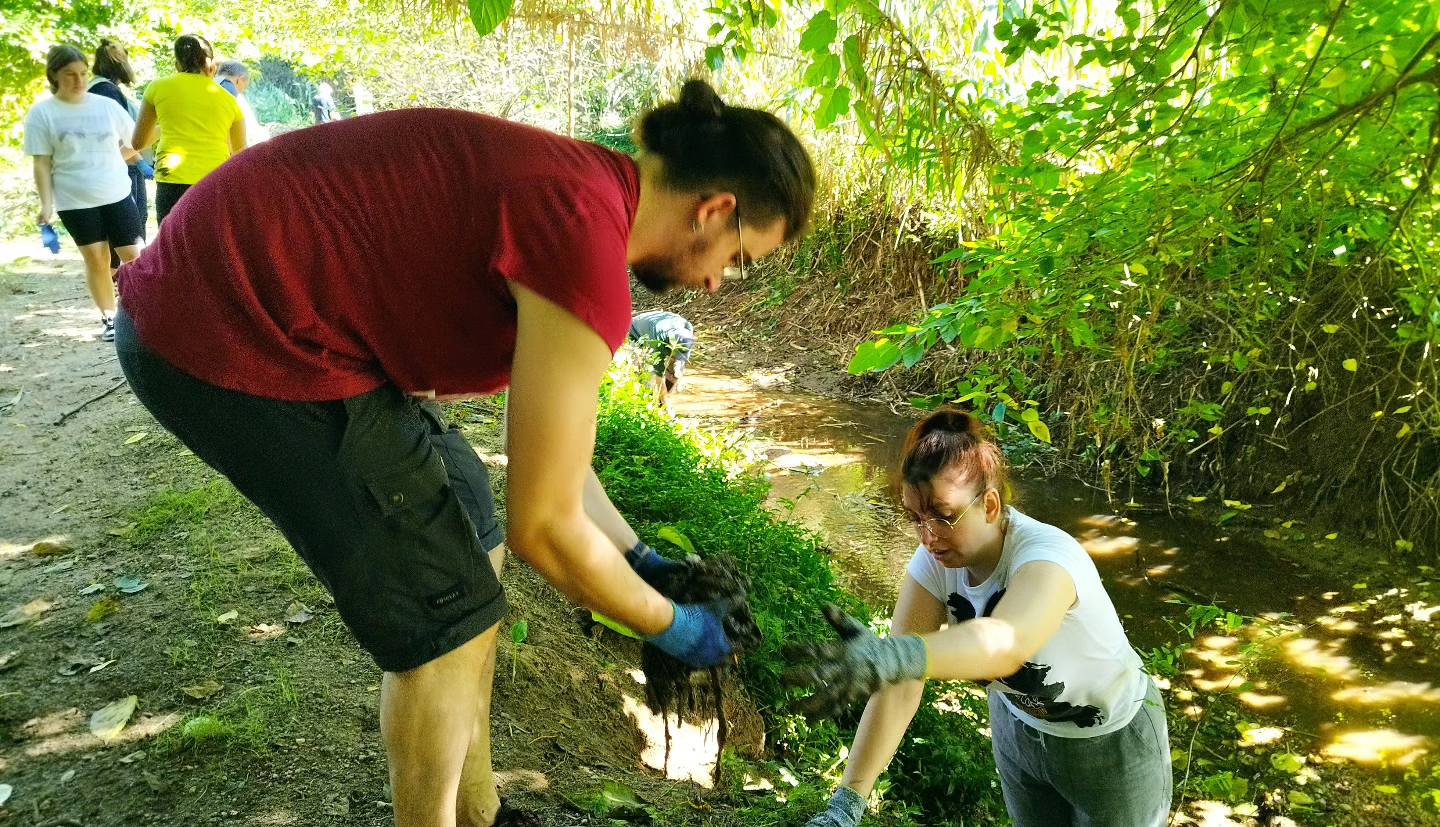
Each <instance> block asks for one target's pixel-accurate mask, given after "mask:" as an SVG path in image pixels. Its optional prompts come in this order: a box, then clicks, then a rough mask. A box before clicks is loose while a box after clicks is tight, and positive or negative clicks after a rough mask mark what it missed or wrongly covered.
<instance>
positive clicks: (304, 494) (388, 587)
mask: <svg viewBox="0 0 1440 827" xmlns="http://www.w3.org/2000/svg"><path fill="white" fill-rule="evenodd" d="M197 335H203V334H199V333H197ZM115 345H116V349H117V350H118V351H119V355H120V365H121V367H122V368H123V369H124V371H125V376H126V377H127V378H128V379H129V380H130V387H131V389H132V390H133V391H134V392H135V396H136V397H137V398H138V399H139V400H140V402H141V404H143V405H144V406H145V407H146V408H147V409H149V411H150V412H151V413H152V414H153V415H154V416H155V418H156V419H157V420H158V421H159V422H160V424H161V425H163V426H165V428H166V429H167V430H169V431H170V432H171V433H173V434H175V436H176V437H178V438H179V439H180V441H181V442H183V443H185V445H186V446H187V447H189V448H190V450H192V451H194V452H195V455H196V456H198V457H199V458H200V459H202V460H204V461H205V462H206V463H207V464H208V465H210V466H211V467H212V468H214V469H215V470H217V471H219V472H220V473H221V474H224V475H225V476H226V477H227V478H229V480H230V482H232V483H234V485H235V487H236V488H237V489H239V491H240V493H242V494H244V495H245V496H246V497H247V498H249V500H250V501H251V502H253V503H255V505H257V506H259V508H260V510H261V511H263V512H264V513H265V515H266V516H267V517H269V518H270V519H271V520H272V521H273V522H274V523H275V525H276V527H277V528H279V529H280V532H281V533H282V534H284V535H285V538H286V539H287V540H289V541H290V544H291V545H292V546H294V548H295V550H296V551H297V552H299V554H300V556H301V557H302V558H303V559H304V560H305V563H306V565H308V566H309V567H310V570H311V571H312V572H314V573H315V576H316V577H318V578H319V579H320V581H321V582H322V583H323V584H324V585H325V588H326V589H327V590H328V591H329V592H330V594H331V595H332V596H334V598H335V606H336V608H337V609H338V610H339V612H340V616H341V618H343V619H344V621H345V625H346V626H348V627H349V628H350V631H351V632H353V633H354V635H355V637H356V638H357V639H358V640H359V641H360V645H361V646H362V647H364V648H365V650H366V651H368V652H369V653H370V654H371V656H372V657H374V659H375V662H376V664H378V665H379V666H380V668H381V669H384V670H386V671H389V672H403V671H406V670H409V669H414V668H415V667H417V666H420V665H422V664H424V663H427V662H428V661H431V660H434V659H435V658H438V657H440V656H441V655H444V654H445V653H447V652H450V651H451V650H453V649H456V648H458V647H460V646H461V645H463V644H465V643H466V642H468V641H470V640H472V639H473V638H474V637H476V636H477V635H479V634H480V633H482V632H484V631H485V630H487V629H489V628H490V627H491V626H494V625H495V624H496V623H498V622H499V621H500V619H501V618H503V617H504V616H505V613H506V611H507V608H508V607H507V605H506V602H505V595H504V592H503V590H502V589H501V588H500V582H499V580H498V579H497V578H496V576H495V570H494V568H493V567H492V565H491V563H490V559H489V555H488V552H489V551H491V550H492V549H494V548H496V547H497V546H499V545H500V544H501V543H502V542H504V540H505V532H504V530H503V529H502V528H501V527H500V526H499V524H497V523H496V521H495V503H494V499H493V497H492V494H491V491H490V478H489V475H488V474H487V473H486V472H485V465H484V464H483V463H482V462H481V461H480V459H479V457H478V456H476V454H475V452H474V450H472V449H471V448H470V445H469V444H468V443H467V442H466V441H465V438H464V436H463V435H461V433H460V432H459V431H458V430H454V429H452V428H450V427H448V426H447V425H446V423H445V421H444V418H443V416H442V415H441V413H440V409H439V407H438V406H437V405H435V404H434V403H431V402H421V401H419V400H416V399H413V398H410V397H407V396H405V395H404V394H403V393H401V392H400V391H399V390H398V389H396V388H395V387H394V386H392V385H383V386H381V387H379V388H376V389H375V390H373V391H370V392H368V393H364V394H361V395H359V396H355V397H352V398H350V399H344V400H337V401H334V402H286V401H280V400H275V399H265V398H262V397H258V396H250V395H248V394H244V393H238V392H236V391H231V390H226V389H224V388H220V387H216V386H214V385H211V384H208V383H206V382H202V381H200V380H198V379H195V378H194V377H192V376H190V375H188V374H186V373H183V372H182V371H180V370H179V369H178V368H176V367H175V366H173V365H171V364H170V363H169V362H167V361H165V360H164V359H163V358H161V357H160V356H159V355H157V354H155V353H153V352H152V351H150V350H148V349H147V348H146V347H145V345H144V344H143V343H141V341H140V340H139V338H138V336H137V335H136V332H135V327H134V325H133V323H132V322H131V321H130V319H129V317H128V316H126V314H125V313H124V311H123V310H122V311H121V312H120V313H119V314H118V315H117V317H116V323H115Z"/></svg>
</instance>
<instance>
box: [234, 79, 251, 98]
mask: <svg viewBox="0 0 1440 827" xmlns="http://www.w3.org/2000/svg"><path fill="white" fill-rule="evenodd" d="M230 81H231V82H232V83H234V84H235V91H236V92H239V93H240V94H242V95H243V94H245V90H246V89H249V88H250V76H249V75H242V76H240V77H238V78H230Z"/></svg>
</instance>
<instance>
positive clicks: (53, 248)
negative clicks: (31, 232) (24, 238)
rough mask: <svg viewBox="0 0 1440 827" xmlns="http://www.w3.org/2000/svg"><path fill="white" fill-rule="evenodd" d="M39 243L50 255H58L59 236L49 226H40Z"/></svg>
mask: <svg viewBox="0 0 1440 827" xmlns="http://www.w3.org/2000/svg"><path fill="white" fill-rule="evenodd" d="M40 243H41V244H43V245H45V247H47V248H48V249H49V250H50V252H51V253H53V254H55V255H59V254H60V234H59V233H57V232H55V228H54V227H52V226H50V225H49V224H41V225H40Z"/></svg>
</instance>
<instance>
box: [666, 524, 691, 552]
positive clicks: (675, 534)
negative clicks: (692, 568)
mask: <svg viewBox="0 0 1440 827" xmlns="http://www.w3.org/2000/svg"><path fill="white" fill-rule="evenodd" d="M655 536H656V537H657V538H659V539H661V540H664V541H665V542H667V543H670V544H671V545H673V546H675V547H676V548H678V549H680V550H681V551H683V552H685V553H686V554H698V552H696V551H695V544H694V543H692V542H690V538H689V537H686V536H685V534H684V533H682V532H681V531H680V529H678V528H676V527H675V526H673V525H666V526H661V527H660V530H659V531H657V532H655Z"/></svg>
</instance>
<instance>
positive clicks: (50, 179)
mask: <svg viewBox="0 0 1440 827" xmlns="http://www.w3.org/2000/svg"><path fill="white" fill-rule="evenodd" d="M35 191H36V192H38V193H39V194H40V212H39V213H38V214H37V216H36V218H37V223H40V224H49V223H50V221H51V219H53V218H54V217H55V166H54V159H53V158H51V157H50V156H49V155H36V156H35Z"/></svg>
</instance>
